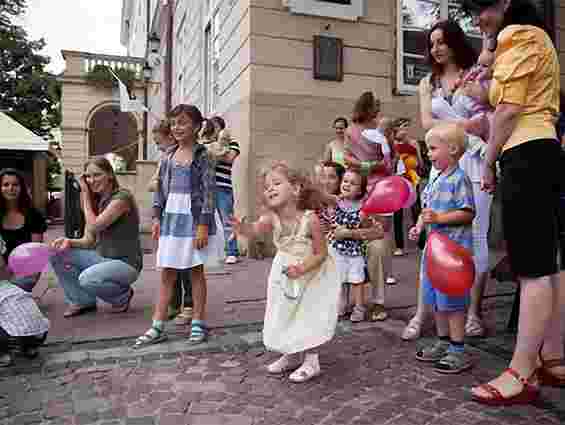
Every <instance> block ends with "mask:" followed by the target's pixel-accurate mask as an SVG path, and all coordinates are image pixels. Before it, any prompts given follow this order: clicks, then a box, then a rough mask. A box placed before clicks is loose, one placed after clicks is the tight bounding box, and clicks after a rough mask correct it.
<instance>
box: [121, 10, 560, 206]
mask: <svg viewBox="0 0 565 425" xmlns="http://www.w3.org/2000/svg"><path fill="white" fill-rule="evenodd" d="M145 2H146V0H124V1H123V5H124V7H123V10H124V11H126V12H127V11H130V12H131V13H126V12H124V15H123V16H122V43H123V44H124V45H125V46H126V47H127V48H128V51H131V52H134V51H135V52H138V51H140V46H139V43H146V42H145V41H144V39H143V37H140V36H139V34H138V33H134V32H132V31H133V30H132V28H139V26H136V23H135V21H136V19H145V18H144V16H143V13H142V12H141V11H140V7H141V6H140V3H145ZM538 3H539V4H540V5H541V9H540V10H541V12H542V13H543V14H544V16H546V18H547V20H548V22H550V23H551V24H552V26H554V27H555V33H556V44H557V46H558V48H560V47H561V46H565V44H563V41H562V39H563V38H564V37H565V32H563V29H564V28H565V15H564V14H563V11H564V10H565V9H564V8H565V0H555V3H554V2H552V1H539V2H538ZM145 5H146V6H149V10H150V15H151V19H150V21H151V22H150V24H149V25H148V26H147V28H149V29H150V30H151V31H153V32H155V33H156V34H158V35H159V37H160V39H161V48H160V50H159V52H158V55H159V57H160V59H161V61H160V65H158V66H156V67H155V70H154V76H155V75H157V76H158V77H157V78H158V80H157V81H155V88H154V89H153V90H150V91H151V93H152V95H150V104H152V105H154V107H155V108H157V109H158V110H159V111H160V112H161V113H165V112H166V110H167V109H168V108H167V107H166V105H167V102H168V103H169V104H172V105H175V104H178V103H193V104H195V105H197V106H199V107H200V108H201V109H202V111H203V112H204V113H205V114H208V115H209V114H212V113H219V114H221V115H222V116H223V117H224V118H225V119H226V121H227V122H228V124H229V126H230V127H231V128H232V132H233V134H234V135H235V137H236V138H237V140H238V141H239V143H240V145H241V156H240V157H239V158H238V159H237V161H236V164H235V166H234V185H235V196H236V209H237V212H238V214H240V215H254V213H255V206H256V200H257V199H256V176H257V173H258V170H259V168H260V167H261V164H262V163H264V162H266V161H268V160H272V159H285V160H288V161H290V162H291V163H292V164H296V165H299V166H301V167H305V168H310V167H312V165H313V164H314V161H315V160H316V159H318V158H319V157H320V155H321V153H322V151H323V148H324V145H325V144H326V143H328V141H330V140H331V139H332V136H333V130H332V128H331V125H332V122H333V120H334V119H335V118H336V117H337V116H345V117H349V116H350V115H351V110H352V106H353V102H354V100H355V99H356V98H357V97H358V96H359V95H360V94H361V93H362V92H364V91H367V90H370V91H373V92H374V93H375V94H376V96H377V97H378V98H380V100H381V103H382V111H383V113H384V114H386V115H389V116H392V117H397V116H409V117H413V118H414V119H415V122H416V123H417V122H418V121H419V119H418V99H417V96H415V94H416V88H417V84H418V81H419V79H420V78H421V77H422V76H423V75H425V73H426V72H427V69H426V68H425V66H424V62H425V58H424V56H423V55H424V52H425V50H426V46H425V29H426V28H429V26H430V25H431V23H432V22H434V21H435V20H436V19H438V18H447V17H448V16H449V17H454V18H456V19H458V20H459V22H460V23H461V25H462V27H463V28H464V29H465V30H466V32H467V33H468V34H469V35H470V36H471V37H474V40H475V41H476V42H477V43H480V34H478V32H477V31H476V30H475V29H474V28H473V27H472V22H471V21H470V20H469V19H468V18H465V17H463V16H461V15H460V13H458V7H457V2H454V1H451V0H328V1H321V0H177V1H173V0H169V1H167V2H163V1H161V2H155V1H153V2H148V3H145ZM144 10H146V9H144ZM553 24H554V25H553ZM128 31H129V32H128ZM315 36H323V37H327V38H330V39H339V40H341V42H342V44H343V50H342V63H343V67H342V70H343V75H342V79H341V81H327V80H320V79H315V78H314V72H313V71H314V57H315V55H314V37H315ZM564 53H565V52H562V53H561V57H563V56H564ZM167 67H169V68H167ZM167 72H168V73H169V74H170V75H169V78H168V79H167V75H166V74H167ZM167 87H168V88H167ZM168 97H169V98H168ZM163 105H165V106H163ZM416 127H417V125H416ZM414 136H416V137H419V138H420V137H422V134H421V131H420V130H419V129H418V128H415V129H414Z"/></svg>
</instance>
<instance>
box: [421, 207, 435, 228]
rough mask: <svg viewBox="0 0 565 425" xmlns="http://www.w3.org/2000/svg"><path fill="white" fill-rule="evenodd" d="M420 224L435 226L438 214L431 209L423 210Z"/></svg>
mask: <svg viewBox="0 0 565 425" xmlns="http://www.w3.org/2000/svg"><path fill="white" fill-rule="evenodd" d="M422 222H423V223H424V224H437V223H438V213H436V212H435V211H434V210H432V209H431V208H424V209H423V210H422Z"/></svg>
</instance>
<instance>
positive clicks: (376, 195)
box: [361, 176, 411, 215]
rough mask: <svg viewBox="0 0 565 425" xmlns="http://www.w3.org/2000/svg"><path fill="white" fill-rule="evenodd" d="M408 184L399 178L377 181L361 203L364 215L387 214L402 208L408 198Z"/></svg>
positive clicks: (402, 178) (391, 177)
mask: <svg viewBox="0 0 565 425" xmlns="http://www.w3.org/2000/svg"><path fill="white" fill-rule="evenodd" d="M410 184H411V183H410V182H409V181H408V180H406V179H405V178H404V177H401V176H390V177H386V178H384V179H382V180H380V181H378V182H377V183H376V184H375V186H374V187H373V190H372V191H371V193H370V194H369V197H368V198H367V200H366V201H365V202H364V203H363V207H362V208H361V211H362V212H363V213H364V214H367V215H370V214H388V213H392V212H395V211H398V210H400V209H402V208H403V207H404V205H405V204H406V202H407V201H408V198H409V197H410Z"/></svg>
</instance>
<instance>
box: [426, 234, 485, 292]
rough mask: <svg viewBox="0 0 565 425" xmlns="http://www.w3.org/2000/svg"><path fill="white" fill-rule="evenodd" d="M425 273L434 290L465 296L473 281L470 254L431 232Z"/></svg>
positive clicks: (442, 235) (442, 236)
mask: <svg viewBox="0 0 565 425" xmlns="http://www.w3.org/2000/svg"><path fill="white" fill-rule="evenodd" d="M426 272H427V274H428V277H429V278H430V282H431V284H432V286H433V287H434V288H435V289H437V290H438V291H441V292H443V293H444V294H447V295H451V296H456V297H460V296H463V295H465V294H466V293H467V291H469V289H471V286H473V282H474V281H475V263H474V262H473V257H472V254H471V252H470V251H469V250H468V249H467V248H465V247H463V246H461V245H459V244H458V243H456V242H454V241H452V240H451V239H449V238H448V237H447V236H446V235H444V234H442V233H439V232H432V233H431V234H430V236H429V237H428V241H427V243H426Z"/></svg>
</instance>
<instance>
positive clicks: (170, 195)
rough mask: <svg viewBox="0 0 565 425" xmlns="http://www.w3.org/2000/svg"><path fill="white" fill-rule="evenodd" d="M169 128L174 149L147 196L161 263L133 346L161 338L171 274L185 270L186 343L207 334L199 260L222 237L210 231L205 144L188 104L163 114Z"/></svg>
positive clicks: (210, 183) (210, 182) (210, 173)
mask: <svg viewBox="0 0 565 425" xmlns="http://www.w3.org/2000/svg"><path fill="white" fill-rule="evenodd" d="M169 118H170V120H171V132H172V136H173V138H174V139H175V141H176V142H177V143H178V148H177V149H176V150H174V151H173V152H172V153H171V154H170V155H169V157H168V158H166V159H164V160H162V161H161V167H160V173H159V185H158V187H157V191H156V192H155V194H154V201H153V208H154V213H153V217H154V218H153V226H152V233H153V238H155V239H156V238H157V237H158V238H159V247H158V250H157V267H159V268H161V286H160V290H159V300H158V302H157V305H156V306H155V312H154V313H153V323H152V326H151V328H150V329H149V330H148V331H147V332H145V334H143V335H142V336H140V337H139V338H138V339H137V340H136V343H135V346H134V348H138V347H142V346H145V345H149V344H155V343H157V342H161V341H163V340H165V339H166V337H167V335H166V334H165V332H164V322H165V320H166V318H167V308H168V305H169V303H170V301H171V298H172V296H173V291H174V287H175V283H176V279H177V274H178V272H179V271H181V270H186V269H190V273H191V281H192V297H193V302H194V307H193V312H192V323H191V330H190V339H189V341H190V342H193V343H199V342H203V341H204V340H205V339H206V337H207V328H206V326H205V323H204V319H205V310H206V279H205V277H204V264H205V263H207V262H210V261H211V260H212V259H211V258H209V257H210V256H213V255H217V254H216V253H218V252H219V251H220V250H219V249H218V244H220V247H221V246H223V245H222V244H223V237H222V236H221V235H220V234H219V232H217V231H216V222H215V216H214V212H215V203H214V191H215V174H214V170H213V169H212V168H211V167H210V162H209V159H208V155H207V152H206V148H205V147H204V146H203V145H201V144H199V143H197V138H198V132H199V130H200V128H201V126H202V121H203V117H202V114H201V113H200V110H199V109H198V108H197V107H195V106H193V105H178V106H176V107H175V108H173V110H172V111H171V112H170V114H169Z"/></svg>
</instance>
